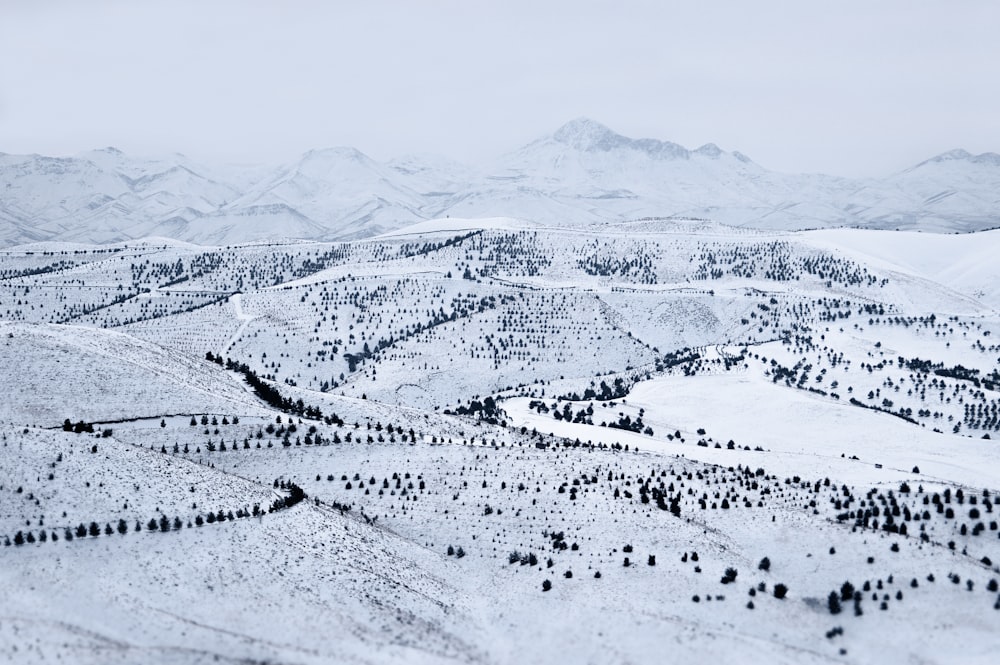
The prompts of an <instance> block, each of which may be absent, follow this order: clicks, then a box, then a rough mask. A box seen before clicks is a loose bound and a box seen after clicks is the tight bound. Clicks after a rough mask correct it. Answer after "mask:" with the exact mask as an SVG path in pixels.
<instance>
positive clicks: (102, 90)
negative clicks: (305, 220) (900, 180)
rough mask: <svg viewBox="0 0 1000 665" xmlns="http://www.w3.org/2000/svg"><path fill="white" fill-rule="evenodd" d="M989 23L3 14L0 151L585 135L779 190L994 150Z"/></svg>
mask: <svg viewBox="0 0 1000 665" xmlns="http://www.w3.org/2000/svg"><path fill="white" fill-rule="evenodd" d="M997 26H1000V3H997V2H993V1H976V0H951V1H947V2H946V1H941V2H927V1H923V0H881V1H879V2H871V1H870V0H865V1H858V0H839V1H838V2H802V1H801V0H795V1H788V2H786V1H780V2H778V1H774V2H771V1H767V0H760V1H755V2H746V1H745V0H736V1H727V2H723V1H718V0H701V1H699V2H671V1H667V0H660V1H653V2H645V1H636V2H627V1H626V0H618V1H617V2H603V1H591V0H571V1H567V0H550V1H548V2H545V1H543V0H535V1H534V2H523V1H521V0H505V1H504V2H478V1H476V0H464V1H457V0H454V1H453V0H449V1H444V0H442V1H435V0H426V1H422V2H412V1H410V2H403V1H401V2H387V1H383V0H366V1H365V2H335V1H320V0H315V1H305V0H301V1H296V0H285V1H281V2H278V1H277V0H275V1H273V2H261V1H255V0H243V1H235V0H213V1H211V2H209V1H204V0H195V1H193V0H163V1H161V0H143V1H141V2H133V1H127V2H126V1H111V0H108V1H100V0H93V1H88V2H84V1H81V0H75V1H70V0H0V152H8V153H34V152H37V153H42V154H51V155H67V154H74V153H77V152H81V151H84V150H88V149H92V148H98V147H104V146H115V147H118V148H120V149H122V150H124V151H126V152H129V153H133V154H137V155H148V156H154V155H162V154H166V153H170V152H182V153H184V154H186V155H188V156H189V157H192V158H195V159H199V160H202V161H208V162H216V163H222V162H241V163H279V162H284V161H289V160H291V159H294V158H295V156H296V155H298V154H300V153H302V152H304V151H306V150H308V149H311V148H323V147H330V146H338V145H349V146H353V147H356V148H358V149H359V150H361V151H363V152H365V153H367V154H369V155H370V156H372V157H374V158H375V159H381V160H385V159H389V158H392V157H396V156H400V155H403V154H408V153H434V154H440V155H443V156H446V157H450V158H453V159H457V160H460V161H465V162H469V163H473V164H488V163H489V161H490V160H491V159H493V158H495V157H497V156H499V155H500V154H503V153H505V152H509V151H513V150H515V149H516V148H518V147H520V146H522V145H524V144H526V143H528V142H530V141H532V140H534V139H536V138H539V137H541V136H544V135H546V134H549V133H551V132H553V131H555V130H556V129H557V128H558V127H559V126H560V125H562V124H563V123H565V122H567V121H569V120H571V119H573V118H577V117H581V116H585V117H589V118H592V119H594V120H597V121H598V122H601V123H603V124H605V125H607V126H608V127H610V128H611V129H613V130H615V131H617V132H618V133H620V134H624V135H626V136H630V137H633V138H646V137H649V138H658V139H661V140H669V141H674V142H676V143H680V144H682V145H685V146H687V147H689V148H696V147H698V146H699V145H702V144H704V143H709V142H712V143H716V144H718V145H719V146H720V147H721V148H723V149H725V150H739V151H740V152H743V153H745V154H747V155H749V156H750V157H751V158H752V159H754V161H756V162H758V163H759V164H761V165H763V166H765V167H767V168H770V169H773V170H777V171H785V172H823V173H831V174H835V175H844V176H879V175H887V174H889V173H893V172H896V171H899V170H902V169H904V168H906V167H908V166H912V165H913V164H915V163H917V162H919V161H921V160H923V159H926V158H928V157H930V156H932V155H935V154H938V153H941V152H944V151H946V150H951V149H954V148H964V149H966V150H969V151H970V152H973V153H980V152H987V151H990V152H1000V84H998V80H1000V73H998V70H1000V39H997V36H996V28H997Z"/></svg>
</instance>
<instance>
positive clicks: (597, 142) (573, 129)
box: [552, 117, 627, 151]
mask: <svg viewBox="0 0 1000 665" xmlns="http://www.w3.org/2000/svg"><path fill="white" fill-rule="evenodd" d="M552 138H553V140H555V141H557V142H558V143H565V144H566V145H568V146H570V147H572V148H576V149H577V150H585V151H592V150H610V149H611V148H613V147H615V145H617V144H619V143H621V142H622V140H627V139H625V137H624V136H621V135H619V134H616V133H615V132H613V131H611V130H610V129H608V128H607V127H605V126H604V125H602V124H601V123H599V122H597V121H595V120H591V119H590V118H584V117H580V118H576V119H575V120H570V121H569V122H567V123H566V124H565V125H563V126H562V127H560V128H559V129H557V130H556V131H555V133H554V134H552Z"/></svg>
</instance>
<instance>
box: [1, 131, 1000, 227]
mask: <svg viewBox="0 0 1000 665" xmlns="http://www.w3.org/2000/svg"><path fill="white" fill-rule="evenodd" d="M449 215H451V216H460V217H492V216H508V217H519V218H524V219H528V220H534V221H538V222H543V223H551V224H560V225H574V224H591V223H598V222H609V221H616V220H628V219H636V218H642V217H669V216H682V217H697V218H706V219H713V220H715V221H718V222H722V223H724V224H730V225H736V226H751V227H758V228H767V229H806V228H822V227H839V226H850V227H865V228H878V229H920V230H926V231H936V232H970V231H977V230H982V229H986V228H994V227H997V226H1000V155H997V154H994V153H985V154H982V155H972V154H969V153H967V152H965V151H963V150H953V151H951V152H947V153H944V154H941V155H938V156H937V157H933V158H931V159H928V160H927V161H924V162H921V163H920V164H917V165H916V166H914V167H912V168H910V169H907V170H905V171H902V172H900V173H896V174H894V175H891V176H889V177H886V178H841V177H836V176H828V175H819V174H783V173H776V172H774V171H769V170H767V169H765V168H763V167H762V166H760V165H758V164H756V163H754V162H753V161H752V160H751V159H750V158H749V157H747V156H745V155H743V154H741V153H739V152H726V151H724V150H722V149H720V148H719V147H717V146H716V145H714V144H711V143H709V144H707V145H704V146H701V147H700V148H697V149H696V150H688V149H686V148H684V147H683V146H680V145H677V144H676V143H670V142H668V141H659V140H656V139H631V138H628V137H625V136H621V135H620V134H617V133H615V132H613V131H612V130H610V129H608V128H607V127H605V126H604V125H601V124H600V123H597V122H594V121H592V120H589V119H586V118H580V119H577V120H573V121H572V122H569V123H567V124H566V125H563V126H562V127H560V128H559V129H557V130H556V131H555V132H553V133H552V134H550V135H548V136H545V137H542V138H540V139H538V140H537V141H534V142H532V143H530V144H528V145H526V146H524V147H522V148H520V149H519V150H516V151H514V152H511V153H509V154H506V155H504V156H502V157H500V158H499V159H498V160H496V161H495V162H494V163H493V164H490V165H488V166H485V167H482V168H473V167H469V166H466V165H463V164H459V163H456V162H453V161H450V160H447V159H443V158H440V157H436V156H409V157H405V158H400V159H394V160H391V161H388V162H377V161H375V160H373V159H371V158H369V157H368V156H367V155H365V154H364V153H362V152H359V151H358V150H356V149H354V148H329V149H323V150H310V151H309V152H307V153H305V154H304V155H302V156H301V157H299V158H298V159H297V160H295V161H293V162H291V163H288V164H285V165H282V166H279V167H266V166H262V167H215V166H207V165H202V164H198V163H195V162H193V161H191V160H190V159H188V158H186V157H184V156H183V155H177V154H175V155H171V156H167V157H164V158H162V159H139V158H134V157H130V156H128V155H126V154H124V153H122V152H121V151H119V150H116V149H114V148H105V149H102V150H94V151H90V152H85V153H83V154H80V155H77V156H74V157H45V156H41V155H7V154H2V153H0V244H2V245H7V246H9V245H15V244H21V243H26V242H34V241H40V240H63V241H76V242H88V243H90V242H92V243H104V242H112V241H118V240H125V239H132V238H140V237H146V236H165V237H170V238H175V239H178V240H185V241H189V242H196V243H202V244H230V243H239V242H246V241H252V240H263V239H276V238H310V239H324V240H335V239H352V238H360V237H366V236H372V235H377V234H379V233H383V232H385V231H389V230H393V229H396V228H400V227H403V226H407V225H409V224H412V223H414V222H418V221H421V220H425V219H433V218H439V217H445V216H449Z"/></svg>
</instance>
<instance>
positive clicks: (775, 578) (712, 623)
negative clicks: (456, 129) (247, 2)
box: [0, 124, 1000, 665]
mask: <svg viewBox="0 0 1000 665" xmlns="http://www.w3.org/2000/svg"><path fill="white" fill-rule="evenodd" d="M571 129H572V128H571ZM575 129H576V131H575V132H571V131H569V129H567V130H565V131H563V132H562V133H560V135H559V136H558V137H550V138H547V139H543V140H542V141H541V142H539V143H538V144H536V145H534V146H533V147H531V149H530V151H533V152H536V153H543V152H544V153H547V154H550V155H555V154H557V153H565V154H572V155H573V158H572V160H571V161H566V160H563V161H558V160H556V161H554V162H553V163H552V164H551V165H550V166H548V167H546V169H541V170H538V171H532V170H531V168H530V166H529V164H530V161H531V160H521V161H520V162H518V164H520V166H518V167H517V168H521V169H523V170H524V173H522V174H520V175H517V174H515V175H512V176H510V177H511V179H512V180H511V182H513V181H514V180H516V179H517V178H520V179H521V181H522V184H523V183H528V184H530V185H531V187H535V188H536V189H535V190H534V191H536V192H540V193H538V194H537V196H539V197H542V198H547V200H548V201H550V202H552V203H553V204H554V205H556V206H563V207H571V206H570V203H568V202H566V201H560V199H559V196H560V194H559V193H558V192H557V191H556V189H555V187H556V185H557V184H558V183H557V182H556V181H555V180H554V181H552V182H543V180H544V177H543V173H544V172H545V171H546V170H555V171H559V172H560V173H563V172H564V173H563V175H562V176H560V178H561V181H565V180H567V179H569V178H575V179H578V180H580V181H581V182H586V183H589V184H588V185H587V186H588V187H592V188H593V189H594V190H595V191H596V190H598V189H601V188H607V187H612V186H618V185H619V184H620V182H619V181H617V180H616V179H615V178H616V177H623V178H624V177H625V176H614V177H612V176H611V175H608V174H607V173H605V171H606V169H604V170H600V169H598V170H595V171H593V172H591V171H588V169H587V167H586V165H587V164H591V163H598V162H601V161H602V160H605V161H606V160H608V159H610V158H611V157H609V156H611V155H612V154H613V153H621V154H628V155H631V156H630V157H628V159H629V160H631V162H630V163H632V166H631V167H630V168H632V169H633V170H634V172H635V173H634V179H636V180H638V178H639V175H640V174H641V173H643V172H645V171H648V172H649V173H660V174H661V175H662V174H664V173H668V172H669V171H670V169H674V168H680V167H679V166H678V165H684V164H690V163H697V162H699V160H701V161H702V162H703V166H704V168H709V166H710V165H711V164H712V163H714V162H713V161H712V160H714V159H718V160H720V161H721V160H725V159H728V160H730V161H731V162H733V163H732V164H730V166H727V167H726V168H731V169H732V170H734V172H735V171H738V170H740V169H744V168H745V169H753V168H756V167H754V166H753V165H750V164H748V163H746V162H743V161H742V160H740V159H739V158H738V157H735V156H728V157H727V156H725V155H723V154H721V153H719V154H716V152H715V151H714V150H711V149H704V150H701V151H695V153H700V154H695V153H686V152H685V151H684V150H683V149H681V148H679V147H677V146H673V145H671V144H663V143H658V142H648V141H638V142H637V141H631V140H620V139H618V138H615V136H614V135H612V134H609V133H608V132H606V131H603V130H601V131H599V130H598V129H596V128H594V127H588V126H587V125H586V124H583V125H579V126H577V127H576V128H575ZM566 151H570V152H566ZM713 155H715V156H714V157H713ZM115 159H116V157H115V156H114V155H113V154H109V155H106V156H104V157H100V158H98V157H94V158H93V161H91V162H90V163H94V164H98V163H99V164H100V169H107V168H110V167H108V166H107V165H106V164H105V161H107V162H113V161H114V160H115ZM518 159H521V158H519V157H510V158H509V160H510V163H511V164H514V163H515V162H517V160H518ZM614 159H616V160H619V161H620V158H619V157H615V158H614ZM102 160H104V161H102ZM741 164H742V165H744V166H741ZM605 166H607V164H605ZM399 168H404V167H401V166H400V164H397V165H396V166H391V167H386V166H380V165H378V164H375V163H373V162H370V160H367V159H366V158H364V157H363V156H360V155H357V154H353V153H351V152H350V151H347V152H345V151H332V152H324V153H323V154H314V155H312V156H311V157H310V158H309V159H306V160H304V162H302V163H300V162H296V163H295V165H293V167H290V168H289V169H286V170H285V171H282V173H281V174H275V173H272V174H269V175H268V176H267V178H266V183H264V184H262V185H261V186H260V187H259V188H258V189H257V190H254V195H255V196H256V197H257V198H256V199H253V200H250V199H247V200H246V201H243V202H242V203H239V204H237V203H236V202H235V200H234V202H232V205H233V209H234V210H236V209H238V205H243V204H244V203H245V204H246V206H248V208H253V206H256V205H258V204H259V205H260V206H265V205H272V204H273V205H285V206H288V205H289V204H287V203H280V202H279V197H286V198H287V199H291V198H292V197H293V194H292V193H293V192H294V191H296V190H301V191H303V192H306V191H308V192H310V196H312V197H314V198H315V200H316V201H327V202H330V203H329V204H330V205H339V204H340V203H338V201H342V199H340V198H338V196H339V195H338V194H337V192H336V191H334V190H333V189H331V188H327V187H326V186H325V185H324V182H325V179H326V178H329V177H333V176H334V175H335V174H345V173H355V174H357V173H358V172H359V170H360V172H364V173H366V174H367V175H365V176H364V177H365V178H367V180H365V182H367V183H368V185H369V186H371V187H373V188H375V187H380V188H385V189H384V191H385V192H386V195H387V196H388V195H389V194H391V195H392V196H394V197H398V198H397V200H398V201H404V200H407V198H408V197H410V198H412V196H413V192H423V190H425V189H426V188H427V187H429V186H432V185H433V186H437V185H441V187H442V189H445V188H447V186H448V184H449V181H448V180H447V179H445V180H443V181H441V182H439V183H436V184H435V183H434V182H433V178H432V177H431V176H430V175H429V174H427V173H423V172H421V171H420V170H419V169H418V168H416V166H414V164H412V163H411V162H406V166H405V168H404V170H406V171H408V174H404V175H408V177H410V178H411V180H410V183H411V184H412V186H408V187H395V188H394V186H392V184H391V179H392V178H393V177H395V176H393V173H395V172H397V171H398V170H399ZM510 168H511V169H513V168H515V167H514V166H510ZM920 168H924V167H920ZM94 169H98V165H95V166H94ZM100 169H98V170H100ZM95 172H96V171H95ZM101 172H105V171H101ZM127 177H128V178H130V179H131V180H132V181H135V180H136V179H138V178H141V177H142V175H141V174H137V173H132V174H131V175H127ZM358 177H361V176H358ZM629 177H630V178H631V177H632V176H629ZM122 182H125V181H124V180H123V181H122ZM261 182H263V181H261ZM622 182H623V181H622ZM531 183H534V184H531ZM553 183H555V184H553ZM647 184H649V183H647ZM504 186H505V187H506V186H507V185H504ZM527 186H528V185H525V187H527ZM650 186H652V185H650ZM546 188H547V189H546ZM362 189H363V188H362ZM345 191H348V192H349V193H350V190H345ZM358 191H360V190H357V191H355V192H354V193H355V194H357V193H358ZM508 191H509V192H513V193H512V196H514V195H516V193H517V191H518V190H517V187H516V186H511V188H510V189H509V190H508ZM651 191H652V190H651ZM532 196H534V195H532ZM529 198H530V197H529ZM282 200H284V199H282ZM512 200H513V199H512ZM227 205H229V204H227ZM318 205H319V204H317V206H318ZM324 205H325V204H324ZM526 205H527V204H526ZM248 208H243V209H244V210H245V209H248ZM286 209H287V210H290V209H291V208H290V207H288V208H286ZM214 214H215V213H212V214H211V215H208V216H207V217H206V218H210V217H212V216H213V215H214ZM297 214H301V213H297ZM694 217H695V216H692V215H688V216H677V217H670V218H644V219H639V220H633V221H630V222H606V223H592V224H585V223H582V222H583V221H585V220H581V219H574V220H565V221H560V222H558V223H553V222H548V223H545V222H537V221H527V220H521V219H512V218H509V217H492V218H488V219H478V220H477V219H470V218H459V217H451V218H448V217H445V218H437V219H432V220H424V221H417V222H416V223H413V224H408V225H406V226H402V227H400V228H397V229H396V230H395V231H388V232H384V233H381V234H379V235H378V236H375V237H370V238H365V239H359V240H354V241H350V242H305V241H260V242H256V243H251V244H244V245H230V246H225V247H217V246H199V245H196V244H192V243H188V242H181V241H176V240H167V239H164V238H149V239H143V240H131V241H127V242H120V243H116V244H108V245H86V244H81V243H72V242H44V241H43V242H33V243H31V244H28V245H22V246H17V247H12V248H6V249H2V250H0V368H2V369H3V371H4V379H5V390H4V392H3V396H2V398H0V597H3V598H4V611H3V616H2V617H0V661H3V662H8V661H10V662H17V663H26V664H28V665H33V664H34V663H53V662H73V663H133V662H143V663H153V664H158V663H206V664H207V663H213V662H232V663H236V662H248V663H249V662H253V663H263V662H270V663H329V662H350V663H389V662H391V663H396V662H420V663H425V662H426V663H488V664H493V663H497V664H499V663H508V662H525V663H552V662H600V663H609V664H617V663H636V662H658V661H659V660H663V654H664V653H669V655H670V658H672V659H674V660H676V661H678V662H703V661H706V660H712V661H719V662H731V661H734V660H736V661H739V662H746V663H750V664H751V665H763V664H764V663H768V664H770V663H788V664H792V663H795V664H796V665H797V664H799V663H817V664H819V663H831V662H838V663H858V664H859V665H860V664H862V663H872V662H878V663H895V662H900V663H910V662H920V663H928V664H935V665H936V664H938V663H941V664H947V663H951V662H955V660H956V657H960V660H961V661H962V662H963V663H992V662H993V661H994V660H995V659H996V656H995V654H996V652H997V649H1000V633H998V632H997V631H996V630H995V624H996V617H997V616H1000V614H998V611H1000V597H998V593H1000V538H998V536H997V534H998V532H1000V527H998V520H997V518H996V513H997V512H998V509H997V501H998V492H1000V488H998V484H1000V467H998V465H996V464H995V463H993V462H994V460H995V458H996V450H995V441H996V438H997V437H998V436H1000V371H998V362H1000V341H998V339H997V334H1000V316H998V313H997V309H996V308H997V306H998V304H1000V302H998V299H997V289H996V286H995V285H996V281H997V277H998V276H1000V275H998V273H997V268H996V262H995V261H994V260H993V257H995V256H996V255H998V254H1000V231H988V232H981V233H975V234H964V235H954V234H949V235H940V234H932V233H918V232H915V231H873V230H862V229H822V230H813V231H796V232H789V231H780V230H767V231H764V230H759V229H753V228H750V227H746V226H743V227H733V226H727V225H724V224H720V223H718V222H717V221H710V220H705V219H696V218H694ZM303 218H304V217H303ZM219 219H220V220H225V219H227V218H225V217H224V216H222V215H220V216H219ZM275 219H277V217H276V218H275ZM304 219H305V218H304ZM307 223H309V224H312V223H313V220H311V219H310V220H309V221H308V222H307ZM229 229H234V230H235V229H236V226H230V223H229V222H228V221H223V222H221V223H220V231H221V232H223V233H229V232H230V231H229ZM266 230H267V229H265V228H263V227H262V228H261V231H266ZM233 232H235V231H233ZM66 419H69V421H70V422H69V423H68V424H66V423H65V420H66ZM91 428H93V431H90V430H91ZM66 429H68V430H69V431H66ZM293 499H294V500H293ZM956 655H958V656H956Z"/></svg>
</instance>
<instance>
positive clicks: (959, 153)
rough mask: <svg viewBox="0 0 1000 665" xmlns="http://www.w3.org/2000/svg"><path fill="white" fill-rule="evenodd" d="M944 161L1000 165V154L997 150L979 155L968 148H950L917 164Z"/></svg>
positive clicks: (918, 165)
mask: <svg viewBox="0 0 1000 665" xmlns="http://www.w3.org/2000/svg"><path fill="white" fill-rule="evenodd" d="M942 162H969V163H970V164H985V165H988V166H1000V155H998V154H997V153H995V152H984V153H982V154H979V155H973V154H972V153H971V152H969V151H968V150H962V149H961V148H957V149H955V150H949V151H948V152H942V153H941V154H940V155H935V156H934V157H931V158H930V159H928V160H926V161H924V162H921V163H920V164H917V167H920V166H923V165H925V164H940V163H942ZM914 168H916V167H914Z"/></svg>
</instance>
